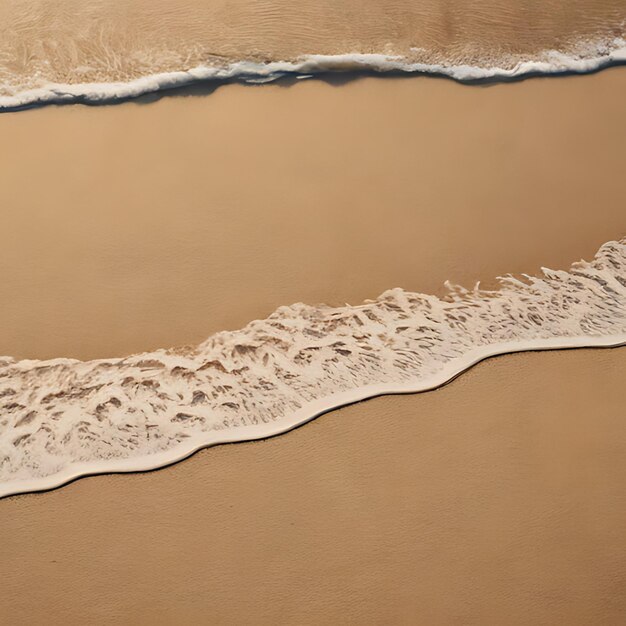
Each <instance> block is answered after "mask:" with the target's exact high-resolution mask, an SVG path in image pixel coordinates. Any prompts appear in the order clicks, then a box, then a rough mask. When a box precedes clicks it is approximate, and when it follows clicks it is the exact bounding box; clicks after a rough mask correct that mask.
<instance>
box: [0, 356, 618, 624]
mask: <svg viewBox="0 0 626 626" xmlns="http://www.w3.org/2000/svg"><path fill="white" fill-rule="evenodd" d="M625 367H626V350H624V349H604V350H574V351H566V352H543V353H532V354H522V355H509V356H504V357H498V358H496V359H492V360H490V361H487V362H485V363H483V364H481V365H478V366H477V367H476V368H474V369H472V370H470V371H469V372H467V373H466V374H464V375H463V376H461V377H460V378H458V379H457V380H456V381H454V382H453V383H451V384H450V385H448V386H446V387H444V388H442V389H441V390H439V391H436V392H432V393H426V394H419V395H413V396H401V397H388V398H379V399H376V400H371V401H368V402H365V403H362V404H357V405H354V406H352V407H349V408H346V409H341V410H340V411H338V412H334V413H330V414H328V415H325V416H323V417H321V418H319V419H318V420H316V421H314V422H311V423H310V424H308V425H306V426H304V427H302V428H300V429H298V430H296V431H294V432H292V433H289V434H287V435H283V436H280V437H277V438H273V439H269V440H266V441H262V442H253V443H242V444H235V445H229V446H221V447H217V448H212V449H209V450H205V451H202V452H200V453H198V454H196V455H195V456H194V457H192V458H191V459H189V460H187V461H184V462H183V463H180V464H177V465H175V466H172V467H170V468H167V469H163V470H159V471H156V472H151V473H145V474H136V475H118V476H97V477H93V478H86V479H82V480H79V481H77V482H75V483H73V484H71V485H68V486H66V487H63V488H61V489H59V490H56V491H53V492H49V493H44V494H32V495H27V496H17V497H13V498H9V499H7V500H3V501H0V524H1V526H2V533H0V552H1V553H2V561H1V565H0V568H1V571H2V574H3V584H2V586H1V588H0V601H1V603H2V607H3V619H4V620H6V621H7V623H11V624H15V625H19V624H32V623H40V622H41V621H42V620H45V621H47V622H48V623H50V622H52V623H66V624H79V623H85V622H88V623H90V624H112V623H150V624H173V623H200V622H202V623H206V622H210V623H217V624H232V623H237V624H276V623H280V624H293V623H297V624H330V623H337V622H338V621H340V622H341V623H346V624H382V623H390V622H391V623H398V624H404V623H412V624H415V623H418V624H456V623H462V624H506V625H513V624H529V623H532V624H546V625H548V624H554V623H557V622H558V623H567V624H572V625H574V624H590V623H603V624H619V623H620V622H621V619H622V617H623V615H624V611H625V610H626V598H625V596H624V586H625V584H626V550H625V549H624V544H623V540H622V528H623V521H624V516H625V515H626V499H625V498H624V494H623V489H622V484H621V480H620V477H621V476H623V475H624V471H625V470H626V468H625V466H624V465H625V459H626V454H625V453H626V437H625V435H624V424H623V417H624V411H623V408H624V403H625V402H626V394H625V392H624V388H623V384H622V382H623V374H624V368H625Z"/></svg>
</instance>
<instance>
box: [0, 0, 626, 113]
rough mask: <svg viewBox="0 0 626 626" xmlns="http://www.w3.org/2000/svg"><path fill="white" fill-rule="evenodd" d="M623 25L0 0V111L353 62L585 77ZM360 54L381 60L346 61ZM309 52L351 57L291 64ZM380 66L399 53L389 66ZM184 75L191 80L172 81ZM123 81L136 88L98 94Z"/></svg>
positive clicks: (414, 10) (530, 9) (497, 16)
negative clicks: (559, 72)
mask: <svg viewBox="0 0 626 626" xmlns="http://www.w3.org/2000/svg"><path fill="white" fill-rule="evenodd" d="M625 20H626V7H625V6H624V3H623V2H621V1H620V0H610V1H606V2H600V1H596V0H575V1H571V2H566V1H555V0H551V1H550V2H530V3H529V2H525V3H520V2H518V1H515V0H498V1H493V0H487V1H483V2H479V3H468V2H466V1H465V2H464V1H455V2H448V1H444V0H422V1H420V2H415V1H414V0H383V1H376V2H374V1H368V2H362V1H357V0H344V1H343V2H340V3H338V2H333V1H331V0H322V1H319V0H317V1H316V2H311V1H310V0H300V1H297V2H292V1H289V2H287V1H286V0H273V1H272V2H258V1H255V0H237V1H236V2H224V1H215V0H214V1H211V2H206V1H204V2H200V1H198V0H185V1H184V2H181V1H179V0H159V1H158V2H152V1H146V0H132V1H131V0H115V1H113V0H99V1H98V0H90V1H88V2H83V1H80V2H79V1H77V0H62V1H60V2H49V1H42V0H39V1H37V0H9V1H5V2H3V3H1V4H0V107H4V108H7V107H11V106H20V105H23V104H32V103H34V102H41V101H57V100H63V98H61V97H60V96H59V94H60V93H65V94H66V97H65V98H64V99H65V100H72V99H74V98H76V97H77V96H79V97H81V98H85V97H86V98H88V99H91V100H99V99H102V98H104V97H113V98H115V97H120V96H129V95H136V94H137V93H145V92H148V91H154V90H157V89H159V88H163V87H166V86H171V85H172V84H180V83H185V82H189V81H193V80H197V79H207V78H215V77H216V76H218V77H224V76H226V77H232V76H235V77H242V78H244V79H246V78H250V77H252V78H254V79H255V80H256V79H258V78H259V77H262V78H264V79H265V78H267V77H268V75H269V76H270V77H272V76H276V75H280V74H282V73H284V72H285V71H291V72H296V73H304V74H307V73H315V72H323V71H327V70H328V69H331V70H332V71H338V70H339V71H341V70H345V69H349V70H354V69H360V68H362V67H363V65H365V66H367V67H368V68H370V69H375V70H381V69H382V70H384V69H402V70H407V69H408V70H410V71H436V72H443V73H446V74H451V75H453V76H454V77H456V78H471V77H480V76H483V75H485V73H486V74H487V75H492V74H494V73H495V75H499V74H501V73H502V72H503V71H506V72H512V71H515V72H516V73H520V72H521V73H525V72H529V71H539V72H544V71H555V70H563V69H567V68H570V69H575V70H577V71H584V70H588V69H593V68H594V67H598V66H599V64H601V63H602V60H603V59H607V58H608V56H609V54H610V52H611V50H621V49H623V48H624V46H625V44H624V41H623V36H624V34H625V32H626V31H625V29H624V24H625ZM368 54H375V55H387V56H385V57H381V56H376V57H367V56H365V57H362V56H358V55H368ZM307 55H352V56H347V57H346V56H342V57H340V58H339V60H335V59H331V60H330V61H329V60H328V59H327V58H326V57H325V56H324V57H323V58H322V59H321V60H320V59H316V60H314V61H313V62H309V63H308V64H305V65H304V66H302V63H301V58H302V57H306V56H307ZM354 55H357V56H356V57H355V56H354ZM389 55H391V56H394V55H396V56H397V58H396V59H395V61H392V62H391V65H389V63H390V59H389V58H388V57H389ZM623 56H624V54H623V52H622V53H620V55H619V58H620V59H622V57H623ZM581 58H582V59H588V61H589V62H588V63H587V64H584V63H583V64H582V65H581V64H580V62H579V61H580V59H581ZM283 61H286V62H289V64H288V65H286V66H284V65H283V66H281V65H278V66H269V67H268V66H267V63H272V62H273V63H276V62H283ZM240 62H244V65H243V66H242V65H240ZM527 63H532V64H533V65H531V66H526V67H525V66H524V64H527ZM259 64H260V65H259ZM193 68H196V73H195V74H194V75H192V76H189V75H179V74H175V75H172V73H173V72H185V71H187V70H191V69H193ZM451 68H453V69H451ZM515 68H517V69H515ZM163 74H165V75H166V76H161V78H159V79H158V80H156V81H155V80H154V79H152V80H150V81H146V79H145V77H147V76H154V75H163ZM140 79H142V80H140ZM129 81H140V82H135V83H134V84H133V85H132V87H130V88H121V87H119V86H117V87H111V86H110V84H111V83H116V82H121V83H128V82H129ZM85 83H86V84H90V86H89V87H81V88H78V89H76V88H74V89H73V90H72V88H71V87H70V86H72V85H74V86H76V85H84V84H85ZM93 83H96V84H98V85H99V86H97V87H95V86H94V85H93ZM102 84H107V85H109V87H108V88H104V87H103V86H102ZM52 85H54V87H52ZM41 89H44V91H43V92H41V91H35V92H34V93H33V90H41Z"/></svg>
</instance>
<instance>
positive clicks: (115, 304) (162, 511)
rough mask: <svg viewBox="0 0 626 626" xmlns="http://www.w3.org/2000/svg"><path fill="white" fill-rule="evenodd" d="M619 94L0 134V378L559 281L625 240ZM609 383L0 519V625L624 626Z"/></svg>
mask: <svg viewBox="0 0 626 626" xmlns="http://www.w3.org/2000/svg"><path fill="white" fill-rule="evenodd" d="M577 6H578V5H577ZM549 36H550V37H554V36H555V35H554V33H552V32H551V31H550V35H549ZM546 37H548V36H547V35H546ZM625 96H626V70H625V69H624V68H619V67H617V68H611V69H607V70H605V71H602V72H599V73H596V74H591V75H587V76H582V77H580V76H567V77H559V78H534V79H530V80H526V81H523V82H512V83H503V84H485V85H474V86H468V85H462V84H459V83H456V82H454V81H451V80H447V79H441V78H432V77H413V78H400V77H393V78H392V77H389V78H385V79H380V78H374V77H357V76H354V75H352V74H349V75H345V76H343V77H338V76H335V77H334V78H333V77H327V79H325V80H303V81H297V80H283V81H279V82H277V83H273V84H268V85H262V86H245V85H238V84H237V85H222V86H219V87H216V86H207V85H205V86H195V87H191V88H186V89H181V90H177V91H176V92H173V93H163V94H158V95H154V96H149V97H144V98H141V99H139V100H136V101H131V102H126V103H123V104H119V105H114V106H100V107H91V106H61V107H57V106H50V107H42V108H35V109H33V110H30V111H22V112H17V113H6V114H1V115H0V140H1V141H2V145H3V150H2V151H0V182H1V184H0V206H1V207H2V209H3V210H2V211H0V232H2V233H3V234H5V237H4V238H3V245H2V246H1V247H0V275H1V276H2V279H1V280H0V300H1V301H2V303H3V306H2V307H0V355H7V356H11V357H15V358H17V359H52V358H56V357H71V358H78V359H85V360H88V359H98V358H104V357H124V356H126V355H133V354H137V353H140V352H142V351H149V350H155V349H158V348H172V347H176V346H186V345H190V346H194V345H197V344H199V343H200V342H203V341H204V340H206V339H207V338H208V337H209V336H210V335H212V334H213V333H216V332H218V331H222V330H230V329H238V328H241V327H243V326H244V325H246V324H247V323H248V322H250V321H252V320H255V319H262V318H265V317H267V316H268V315H269V314H271V313H272V311H274V310H275V309H277V308H278V307H281V306H284V305H289V304H293V303H297V302H303V303H307V304H319V303H326V304H328V305H331V306H340V305H343V304H345V303H350V304H359V303H361V302H363V301H364V300H366V299H369V298H376V297H377V296H379V295H380V294H381V293H382V292H384V291H386V290H388V289H391V288H394V287H402V288H404V289H407V290H411V291H414V292H420V293H424V294H435V295H443V294H444V293H445V287H444V282H445V281H446V280H449V281H451V282H452V283H459V284H462V285H465V286H467V287H470V288H471V287H473V285H474V284H475V282H476V281H481V284H482V285H483V286H486V287H488V288H497V286H498V281H497V277H498V276H501V275H506V274H509V273H512V274H515V275H520V274H522V273H525V274H537V273H539V272H540V270H541V268H542V267H550V268H553V269H556V270H559V269H563V270H565V269H567V268H569V267H570V265H571V264H572V262H574V261H576V260H578V259H581V258H586V259H591V258H592V257H593V255H594V254H595V253H596V251H597V250H598V248H599V247H600V246H601V245H602V244H603V243H605V242H607V241H610V240H616V239H619V238H621V237H624V236H625V235H626V212H625V210H624V198H625V197H626V178H625V177H624V176H623V172H622V170H623V137H624V136H625V134H626V117H625V116H624V114H623V102H624V97H625ZM180 353H181V354H184V349H181V350H180ZM625 366H626V348H614V349H601V350H600V349H594V350H591V349H583V350H568V351H554V352H543V353H525V354H516V355H505V356H502V357H497V358H494V359H490V360H488V361H486V362H483V363H481V364H479V365H477V366H476V367H474V368H472V369H471V370H469V371H468V372H465V373H464V374H462V375H461V376H460V377H459V378H458V379H456V380H455V381H453V382H452V383H450V384H449V385H446V386H444V387H443V388H441V389H440V390H437V391H433V392H428V393H423V394H414V395H403V396H394V397H382V398H377V399H374V400H370V401H366V402H362V403H358V404H354V405H352V406H349V407H346V408H343V409H339V410H336V411H331V412H330V413H328V414H326V415H323V416H321V417H320V418H318V419H316V420H314V421H312V422H311V423H309V424H307V425H305V426H303V427H301V428H298V429H296V430H294V431H292V432H289V433H286V434H284V435H281V436H278V437H274V438H271V439H267V440H263V441H258V442H250V443H240V444H233V445H223V446H218V447H214V448H211V449H208V450H204V451H201V452H199V453H197V454H195V455H194V456H193V457H191V458H190V459H188V460H185V461H183V462H181V463H178V464H176V465H173V466H171V467H168V468H165V469H162V470H158V471H154V472H148V473H141V474H128V475H104V476H95V477H89V478H85V479H81V480H78V481H76V482H74V483H72V484H70V485H67V486H65V487H62V488H60V489H58V490H54V491H50V492H46V493H40V494H27V495H20V496H15V497H10V498H6V499H2V500H0V528H1V529H2V531H1V532H0V554H1V555H2V558H1V559H0V572H1V573H2V578H3V581H4V582H3V584H2V585H1V586H0V606H1V607H2V615H3V617H2V619H3V620H6V621H7V623H11V624H16V625H17V624H27V623H28V624H32V623H41V622H43V621H47V622H49V623H66V624H80V623H90V624H105V623H108V624H110V623H151V624H174V623H177V624H178V623H204V622H210V623H217V624H219V623H224V624H231V623H238V624H245V623H251V624H252V623H254V624H276V623H278V624H292V623H297V624H326V623H329V624H330V623H347V624H383V623H420V624H455V623H459V624H502V625H509V624H511V625H513V624H528V623H532V624H546V625H547V624H554V623H567V624H589V623H603V624H618V623H620V620H621V619H622V617H623V615H624V611H625V610H626V599H625V595H624V588H625V585H626V551H625V550H624V546H623V539H622V536H621V535H622V528H623V524H624V516H625V514H626V500H625V498H624V496H623V493H622V491H623V489H622V484H621V482H622V481H621V477H622V476H623V475H624V470H625V468H624V464H625V463H626V461H624V459H626V454H625V452H626V437H625V429H624V424H623V418H624V406H625V405H626V394H625V392H624V391H623V379H624V371H625V369H624V368H625ZM118 402H119V400H118ZM0 417H2V416H0ZM3 425H5V426H6V423H5V424H3ZM0 621H1V620H0Z"/></svg>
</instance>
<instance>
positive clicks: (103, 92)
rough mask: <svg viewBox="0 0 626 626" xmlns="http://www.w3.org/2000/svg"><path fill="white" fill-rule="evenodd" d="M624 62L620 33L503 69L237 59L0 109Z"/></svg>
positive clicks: (349, 59) (508, 75)
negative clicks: (182, 91)
mask: <svg viewBox="0 0 626 626" xmlns="http://www.w3.org/2000/svg"><path fill="white" fill-rule="evenodd" d="M624 62H626V40H624V39H623V38H621V37H620V38H617V39H615V40H613V41H612V42H610V43H608V44H607V43H598V44H594V45H590V46H589V47H588V49H587V50H586V51H584V52H583V53H581V54H578V55H574V54H564V53H562V52H558V51H546V52H544V53H542V54H541V55H539V57H538V58H535V59H531V60H527V61H521V62H519V63H517V64H516V65H514V66H513V67H506V68H505V67H497V66H493V67H483V66H472V65H452V64H451V65H446V64H443V63H414V62H411V60H410V59H407V58H405V57H401V56H394V55H388V54H362V53H351V54H337V55H321V54H313V55H307V56H303V57H301V58H299V59H297V60H295V61H272V62H268V63H258V62H252V61H238V62H235V63H230V64H227V65H221V66H220V65H200V66H197V67H194V68H192V69H189V70H181V71H177V72H164V73H159V74H152V75H149V76H142V77H140V78H135V79H133V80H129V81H127V82H102V83H73V84H46V85H42V86H39V87H37V88H30V89H25V90H17V91H14V93H10V94H9V95H1V96H0V111H2V110H11V109H19V108H22V107H28V106H33V105H37V104H53V103H56V104H62V103H70V102H85V103H91V104H96V103H103V102H111V101H116V100H124V99H128V98H135V97H138V96H141V95H144V94H148V93H154V92H158V91H162V90H165V89H173V88H176V87H185V86H188V85H191V84H193V83H198V82H207V81H229V80H236V81H240V82H243V83H265V82H271V81H273V80H277V79H279V78H281V77H284V76H289V75H291V76H295V77H296V78H297V77H302V78H304V77H310V76H319V75H322V74H327V73H330V72H375V73H407V74H433V75H437V76H447V77H449V78H453V79H455V80H458V81H462V82H471V81H479V80H485V79H500V80H507V79H513V78H520V77H524V76H530V75H535V74H559V73H566V72H575V73H586V72H593V71H596V70H599V69H602V68H604V67H608V66H610V65H614V64H617V63H624ZM4 89H5V90H10V87H9V86H7V85H5V86H4Z"/></svg>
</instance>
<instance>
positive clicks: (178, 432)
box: [0, 239, 626, 497]
mask: <svg viewBox="0 0 626 626" xmlns="http://www.w3.org/2000/svg"><path fill="white" fill-rule="evenodd" d="M500 283H501V284H500V288H499V289H498V290H495V291H485V290H481V289H480V288H479V287H478V285H477V286H476V287H475V288H474V289H473V290H466V289H464V288H461V287H458V286H454V285H448V293H447V295H446V296H445V297H443V298H438V297H436V296H433V295H425V294H420V293H411V292H406V291H403V290H402V289H393V290H390V291H387V292H385V293H383V294H382V295H381V296H380V297H379V298H378V299H376V300H372V301H366V302H364V303H363V304H361V305H358V306H349V305H346V306H345V307H338V308H333V307H328V306H307V305H305V304H295V305H292V306H285V307H281V308H279V309H278V310H277V311H275V312H274V313H273V314H272V315H270V316H269V317H268V318H267V319H265V320H257V321H254V322H251V323H250V324H248V325H247V326H246V327H245V328H243V329H241V330H238V331H229V332H222V333H218V334H216V335H213V336H212V337H210V338H209V339H207V340H206V341H205V342H203V343H201V344H200V345H198V346H196V347H193V348H184V349H169V350H156V351H154V352H149V353H143V354H137V355H133V356H129V357H126V358H119V359H99V360H94V361H78V360H73V359H53V360H47V361H36V360H22V361H16V360H14V359H11V358H9V357H5V358H0V426H1V430H0V497H2V496H8V495H13V494H18V493H23V492H30V491H38V490H45V489H50V488H54V487H58V486H60V485H63V484H65V483H67V482H69V481H71V480H73V479H75V478H78V477H80V476H86V475H92V474H101V473H111V472H132V471H141V470H150V469H155V468H158V467H162V466H164V465H168V464H170V463H173V462H175V461H178V460H181V459H183V458H185V457H187V456H189V455H190V454H192V453H193V452H195V451H196V450H198V449H200V448H204V447H207V446H210V445H214V444H218V443H226V442H235V441H246V440H252V439H259V438H265V437H270V436H273V435H277V434H280V433H284V432H286V431H288V430H291V429H293V428H295V427H297V426H299V425H300V424H302V423H304V422H306V421H308V420H311V419H313V418H314V417H316V416H317V415H319V414H321V413H324V412H327V411H329V410H331V409H334V408H337V407H340V406H343V405H345V404H348V403H352V402H356V401H359V400H364V399H366V398H370V397H373V396H377V395H381V394H393V393H409V392H419V391H426V390H429V389H432V388H435V387H438V386H440V385H442V384H444V383H445V382H446V381H448V380H450V379H451V378H454V377H455V376H457V375H458V374H460V373H461V372H463V371H465V370H466V369H468V368H469V367H471V366H472V365H473V364H475V363H477V362H478V361H480V360H482V359H485V358H487V357H490V356H494V355H497V354H503V353H509V352H518V351H524V350H537V349H555V348H573V347H585V346H587V347H588V346H617V345H621V344H624V343H626V239H622V240H621V241H612V242H608V243H606V244H604V245H603V246H602V247H601V248H600V250H599V251H598V253H597V254H596V256H595V258H594V260H593V261H591V262H584V261H581V262H579V263H575V264H574V265H572V267H571V268H570V270H569V271H554V270H549V269H543V270H542V275H541V276H539V277H531V276H526V275H525V276H523V277H522V278H515V277H513V276H506V277H503V278H501V279H500Z"/></svg>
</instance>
